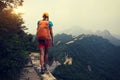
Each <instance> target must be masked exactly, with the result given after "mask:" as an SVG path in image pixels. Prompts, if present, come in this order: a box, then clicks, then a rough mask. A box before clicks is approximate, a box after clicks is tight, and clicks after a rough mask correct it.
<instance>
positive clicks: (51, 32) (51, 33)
mask: <svg viewBox="0 0 120 80" xmlns="http://www.w3.org/2000/svg"><path fill="white" fill-rule="evenodd" d="M50 35H51V39H52V46H53V45H54V37H53V31H52V27H50Z"/></svg>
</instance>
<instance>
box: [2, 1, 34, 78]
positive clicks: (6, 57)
mask: <svg viewBox="0 0 120 80" xmlns="http://www.w3.org/2000/svg"><path fill="white" fill-rule="evenodd" d="M9 1H10V0H6V1H5V0H4V2H2V0H1V1H0V80H17V78H19V74H20V71H21V69H22V68H23V67H24V64H25V62H26V59H27V56H28V54H29V52H30V51H33V50H34V49H36V44H35V43H34V42H32V39H33V36H32V35H31V34H28V33H25V30H26V27H25V26H24V21H23V18H22V16H21V14H15V13H14V12H13V8H14V6H10V5H9V4H12V3H14V2H9ZM15 5H16V6H17V5H22V2H20V0H19V1H18V3H16V4H15Z"/></svg>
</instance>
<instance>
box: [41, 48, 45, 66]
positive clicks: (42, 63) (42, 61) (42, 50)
mask: <svg viewBox="0 0 120 80" xmlns="http://www.w3.org/2000/svg"><path fill="white" fill-rule="evenodd" d="M44 55H45V53H44V48H40V65H41V68H43V66H44Z"/></svg>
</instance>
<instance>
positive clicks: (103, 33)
mask: <svg viewBox="0 0 120 80" xmlns="http://www.w3.org/2000/svg"><path fill="white" fill-rule="evenodd" d="M95 35H97V36H102V37H103V38H105V39H108V40H109V41H110V42H111V43H112V44H114V45H118V46H120V40H119V39H117V38H116V37H114V36H113V35H112V34H111V33H110V31H108V30H103V31H100V30H98V31H96V32H95Z"/></svg>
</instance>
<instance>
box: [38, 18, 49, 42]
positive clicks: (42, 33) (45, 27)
mask: <svg viewBox="0 0 120 80" xmlns="http://www.w3.org/2000/svg"><path fill="white" fill-rule="evenodd" d="M37 38H38V39H42V40H46V39H50V38H51V37H50V30H49V21H43V20H41V21H40V22H39V24H38V29H37Z"/></svg>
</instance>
